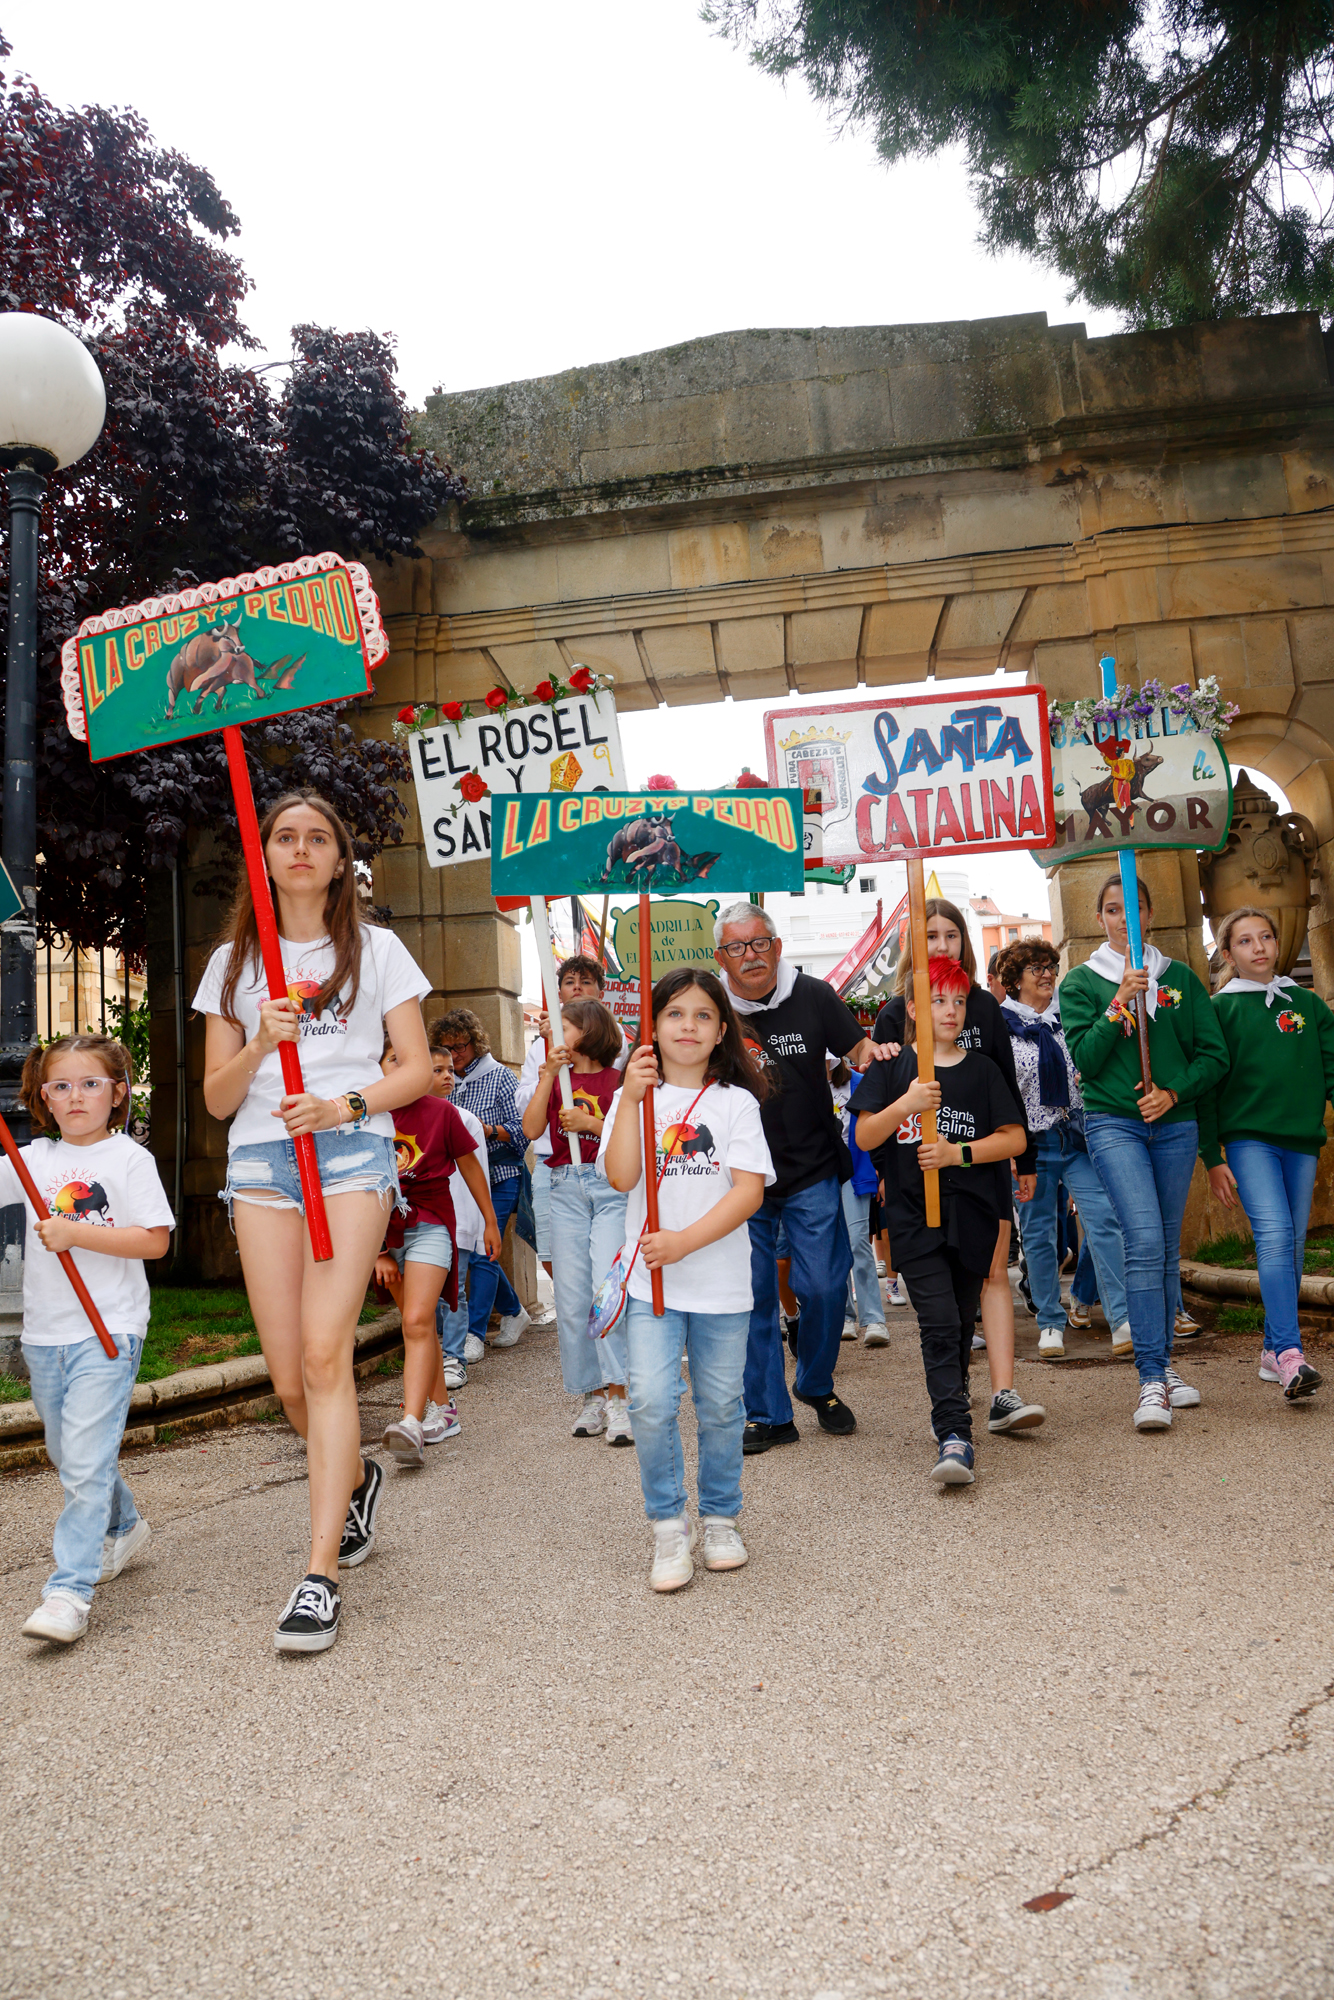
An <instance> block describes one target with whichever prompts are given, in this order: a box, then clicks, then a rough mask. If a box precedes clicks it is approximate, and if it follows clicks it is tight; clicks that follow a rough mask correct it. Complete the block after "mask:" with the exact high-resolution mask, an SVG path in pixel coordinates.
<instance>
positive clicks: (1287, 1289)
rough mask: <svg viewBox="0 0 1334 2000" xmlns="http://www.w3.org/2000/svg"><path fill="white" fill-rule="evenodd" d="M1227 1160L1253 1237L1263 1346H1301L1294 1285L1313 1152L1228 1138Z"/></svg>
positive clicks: (1299, 1266)
mask: <svg viewBox="0 0 1334 2000" xmlns="http://www.w3.org/2000/svg"><path fill="white" fill-rule="evenodd" d="M1226 1150H1227V1163H1228V1165H1229V1166H1230V1167H1231V1169H1232V1173H1233V1177H1234V1178H1235V1180H1236V1183H1237V1193H1238V1194H1239V1195H1240V1196H1241V1205H1242V1207H1243V1208H1244V1209H1245V1211H1246V1214H1247V1216H1248V1218H1249V1220H1250V1225H1251V1230H1252V1232H1253V1234H1254V1236H1255V1262H1256V1265H1257V1267H1258V1269H1259V1272H1260V1296H1261V1298H1262V1299H1263V1300H1264V1306H1265V1346H1266V1348H1267V1349H1268V1350H1269V1351H1270V1352H1271V1353H1273V1354H1282V1353H1283V1352H1284V1351H1285V1350H1286V1349H1287V1348H1289V1347H1295V1348H1296V1349H1297V1351H1298V1353H1299V1354H1300V1353H1301V1350H1302V1336H1301V1331H1300V1329H1299V1327H1298V1325H1297V1288H1298V1286H1299V1285H1300V1284H1301V1281H1302V1261H1303V1253H1304V1252H1305V1249H1306V1224H1307V1221H1308V1220H1309V1218H1310V1214H1311V1196H1312V1194H1313V1193H1314V1191H1315V1170H1316V1168H1317V1167H1318V1166H1319V1164H1320V1161H1319V1158H1318V1156H1317V1155H1316V1154H1315V1153H1293V1152H1289V1151H1288V1149H1287V1148H1286V1147H1285V1146H1268V1145H1266V1144H1265V1142H1264V1141H1263V1140H1262V1139H1229V1140H1228V1142H1227V1149H1226Z"/></svg>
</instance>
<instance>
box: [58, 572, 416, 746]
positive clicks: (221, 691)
mask: <svg viewBox="0 0 1334 2000" xmlns="http://www.w3.org/2000/svg"><path fill="white" fill-rule="evenodd" d="M388 651H389V644H388V641H387V639H386V638H385V634H384V628H383V626H382V624H381V622H380V611H379V605H378V603H377V602H376V598H375V593H374V591H373V590H372V588H371V582H370V577H369V575H368V574H367V572H366V570H365V568H364V567H363V565H362V564H361V563H354V562H344V561H343V560H342V558H341V557H339V556H335V555H319V556H302V557H301V558H300V559H299V560H298V561H296V562H290V563H282V564H281V565H279V566H278V567H276V568H273V569H261V570H257V571H256V572H255V573H254V575H247V576H237V577H224V578H223V579H222V581H221V582H219V583H205V584H201V585H200V586H199V587H198V589H195V590H184V591H180V592H177V593H175V594H174V595H171V596H166V597H159V598H150V599H148V600H146V601H145V602H144V603H142V604H132V605H129V606H127V607H124V608H122V609H120V610H116V611H107V612H103V613H101V614H99V615H98V616H97V617H95V618H85V619H84V621H83V623H82V624H81V625H80V627H79V629H78V631H77V632H76V633H75V634H74V637H73V638H72V639H68V640H66V642H65V645H64V648H63V651H62V654H61V676H60V681H61V690H62V692H63V694H64V698H65V713H66V717H67V719H68V722H69V726H70V730H71V732H72V733H73V734H74V735H75V736H76V737H78V739H79V740H80V742H86V743H87V745H88V754H89V756H90V757H91V758H92V760H93V762H94V763H101V762H103V761H104V760H105V759H107V758H109V757H124V756H127V755H129V754H130V753H131V752H132V751H135V750H151V749H155V748H156V747H157V746H158V745H159V744H162V743H180V742H183V741H186V740H188V739H189V738H190V737H194V736H204V735H208V734H209V733H210V732H211V731H214V730H218V729H226V728H228V727H230V726H231V725H232V724H233V723H244V722H259V721H265V720H268V719H269V718H270V717H272V716H275V715H290V714H292V713H294V712H295V711H296V710H297V709H302V708H318V707H320V706H321V705H322V704H323V703H325V702H330V701H347V700H349V699H350V698H351V697H353V696H356V695H364V694H368V693H369V692H370V690H371V672H372V669H373V668H374V667H376V666H378V665H379V663H380V661H381V660H383V659H384V658H385V657H386V656H387V654H388Z"/></svg>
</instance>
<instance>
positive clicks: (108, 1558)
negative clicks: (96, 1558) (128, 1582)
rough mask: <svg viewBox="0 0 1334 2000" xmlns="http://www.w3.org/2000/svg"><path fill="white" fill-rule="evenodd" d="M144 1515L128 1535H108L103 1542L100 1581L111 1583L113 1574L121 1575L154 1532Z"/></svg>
mask: <svg viewBox="0 0 1334 2000" xmlns="http://www.w3.org/2000/svg"><path fill="white" fill-rule="evenodd" d="M152 1532H153V1531H152V1529H151V1528H150V1527H149V1525H148V1523H147V1521H146V1520H145V1519H144V1517H143V1515H142V1514H141V1515H140V1516H139V1519H138V1520H137V1521H136V1522H135V1524H134V1526H133V1527H132V1528H131V1529H130V1531H129V1533H128V1534H127V1535H108V1536H107V1538H106V1540H105V1541H104V1542H103V1544H102V1570H101V1574H100V1575H99V1577H98V1579H97V1580H98V1582H99V1583H110V1581H111V1579H112V1577H113V1576H119V1575H120V1573H121V1571H122V1570H123V1569H124V1567H125V1565H126V1563H127V1562H132V1561H133V1559H134V1557H135V1556H137V1555H138V1553H139V1551H140V1549H141V1548H143V1547H144V1545H145V1543H146V1542H147V1541H148V1538H149V1536H150V1535H151V1534H152Z"/></svg>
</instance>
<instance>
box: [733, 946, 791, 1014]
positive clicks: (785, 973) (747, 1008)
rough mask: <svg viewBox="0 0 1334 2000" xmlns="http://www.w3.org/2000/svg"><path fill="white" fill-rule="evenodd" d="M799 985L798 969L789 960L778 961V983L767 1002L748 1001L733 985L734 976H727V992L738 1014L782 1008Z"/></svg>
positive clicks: (760, 1012) (781, 959) (758, 1012)
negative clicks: (794, 988)
mask: <svg viewBox="0 0 1334 2000" xmlns="http://www.w3.org/2000/svg"><path fill="white" fill-rule="evenodd" d="M796 983H797V968H796V966H795V965H793V964H791V963H790V962H789V961H788V960H787V959H785V958H780V959H779V961H778V983H777V985H776V986H775V987H774V990H773V992H772V993H771V994H770V995H769V997H768V999H767V1000H747V998H746V996H745V994H744V993H738V992H737V990H736V988H735V986H733V984H732V975H731V972H730V971H729V972H728V974H727V992H728V996H729V998H730V999H731V1002H732V1005H733V1006H734V1007H735V1008H736V1011H737V1013H738V1014H762V1013H763V1012H764V1010H765V1008H766V1007H781V1005H782V1004H783V1002H784V1000H786V999H787V996H788V994H789V993H790V992H791V991H792V988H793V987H794V986H795V985H796Z"/></svg>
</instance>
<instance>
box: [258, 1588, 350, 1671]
mask: <svg viewBox="0 0 1334 2000" xmlns="http://www.w3.org/2000/svg"><path fill="white" fill-rule="evenodd" d="M342 1609H343V1600H342V1598H341V1597H340V1595H339V1593H338V1586H337V1584H336V1583H335V1582H334V1580H333V1578H332V1577H327V1576H316V1575H315V1574H314V1573H313V1572H312V1573H311V1575H309V1576H304V1577H302V1579H301V1581H300V1583H299V1584H298V1585H297V1587H296V1589H295V1590H294V1591H293V1592H292V1595H291V1596H290V1597H289V1598H288V1600H287V1609H286V1610H285V1611H284V1612H283V1615H282V1617H281V1618H280V1619H279V1620H278V1629H277V1631H276V1632H275V1633H274V1635H273V1650H274V1652H275V1653H327V1652H328V1650H329V1648H330V1646H332V1645H333V1643H334V1640H335V1639H336V1638H337V1637H338V1620H339V1617H340V1616H341V1614H342Z"/></svg>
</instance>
